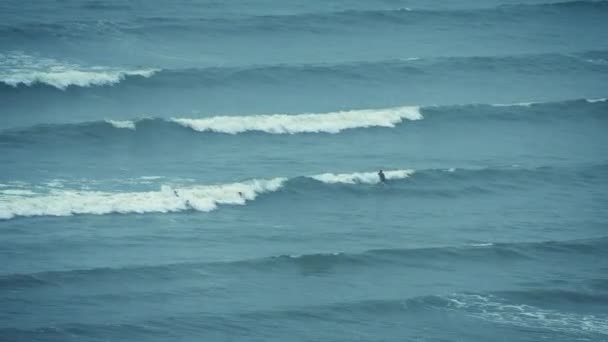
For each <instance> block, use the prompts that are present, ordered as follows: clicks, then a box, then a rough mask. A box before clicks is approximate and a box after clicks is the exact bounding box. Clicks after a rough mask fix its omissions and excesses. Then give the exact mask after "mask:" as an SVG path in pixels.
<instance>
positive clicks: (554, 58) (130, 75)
mask: <svg viewBox="0 0 608 342" xmlns="http://www.w3.org/2000/svg"><path fill="white" fill-rule="evenodd" d="M3 59H5V61H4V62H0V84H1V83H3V84H5V85H8V86H10V87H12V88H14V87H18V86H32V85H39V86H44V85H46V86H48V87H49V88H58V89H62V90H70V89H68V88H69V87H70V86H73V87H91V86H107V85H116V84H117V83H121V85H131V84H132V85H138V86H141V87H167V88H175V87H176V85H179V86H183V87H185V86H191V87H202V88H213V87H217V86H232V85H235V84H239V85H242V84H290V83H292V82H296V83H306V82H307V81H311V82H326V81H329V80H342V81H352V82H363V81H383V82H403V78H411V77H414V76H420V75H427V76H428V75H434V76H445V74H446V73H451V74H454V75H455V76H454V77H463V75H462V73H467V72H468V73H484V72H491V73H492V75H495V74H496V73H497V72H500V73H504V74H513V73H517V74H528V73H531V72H533V73H544V74H553V73H556V72H572V70H577V72H579V73H580V72H583V71H585V72H589V73H598V72H608V64H606V63H601V62H600V61H604V60H606V59H608V52H607V51H587V52H581V53H577V54H572V55H562V54H526V55H513V56H485V57H480V56H469V57H435V58H416V57H411V58H405V59H396V60H384V61H375V62H366V61H365V62H361V61H359V62H356V61H352V62H343V63H336V64H270V65H244V66H223V67H213V66H210V67H205V68H191V69H166V70H160V69H157V68H139V69H132V68H110V67H99V66H97V67H95V66H94V67H83V66H80V65H77V64H73V63H68V62H65V61H64V62H60V61H56V60H53V59H48V58H40V57H37V58H35V57H33V56H28V55H24V54H21V53H12V54H8V55H1V54H0V61H2V60H3ZM497 69H498V70H497ZM12 88H6V87H5V88H4V89H2V88H0V92H7V91H15V90H14V89H12ZM121 90H122V91H127V90H128V89H125V88H121Z"/></svg>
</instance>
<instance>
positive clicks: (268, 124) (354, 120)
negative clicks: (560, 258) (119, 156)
mask: <svg viewBox="0 0 608 342" xmlns="http://www.w3.org/2000/svg"><path fill="white" fill-rule="evenodd" d="M607 109H608V102H607V101H606V99H605V98H593V99H580V100H570V101H562V102H528V103H512V104H465V105H448V106H426V107H416V106H410V107H395V108H379V109H362V110H345V111H340V112H329V113H303V114H262V115H242V116H241V115H233V116H208V117H199V118H192V117H190V118H187V117H175V118H170V119H161V118H144V119H134V120H133V119H132V120H123V119H121V120H110V119H108V120H104V121H95V122H84V123H79V124H55V125H36V126H30V127H25V128H22V129H9V130H4V131H0V147H3V148H7V147H8V148H10V146H13V145H18V146H21V145H22V144H39V143H44V144H57V143H64V142H69V143H85V142H86V141H88V140H90V139H91V137H95V139H96V140H99V139H104V140H105V139H114V138H116V137H118V136H125V135H126V136H131V137H137V136H138V135H141V136H142V137H144V138H147V137H149V134H148V133H157V134H161V133H163V132H166V131H167V130H175V129H181V132H182V134H184V135H186V134H190V133H191V132H196V133H221V134H230V135H238V134H242V133H249V132H258V133H264V134H301V133H309V134H310V133H330V134H336V133H340V132H342V131H344V130H350V129H363V128H372V127H380V128H395V127H398V126H400V125H401V124H403V123H404V122H405V121H416V120H421V119H424V118H427V119H434V120H439V121H450V120H456V121H462V122H470V121H475V122H483V121H488V120H490V121H524V122H541V123H550V122H552V121H556V120H559V121H570V120H577V121H580V120H599V121H603V120H606V119H608V115H606V110H607ZM66 140H67V141H66Z"/></svg>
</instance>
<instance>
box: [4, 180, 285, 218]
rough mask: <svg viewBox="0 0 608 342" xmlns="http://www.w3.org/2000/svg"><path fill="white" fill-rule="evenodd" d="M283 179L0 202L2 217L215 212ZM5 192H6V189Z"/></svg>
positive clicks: (58, 192) (274, 186)
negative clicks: (220, 205)
mask: <svg viewBox="0 0 608 342" xmlns="http://www.w3.org/2000/svg"><path fill="white" fill-rule="evenodd" d="M284 181H285V179H284V178H275V179H270V180H255V179H254V180H251V181H247V182H244V183H231V184H222V185H210V186H198V187H191V188H187V189H181V188H176V189H172V188H171V187H168V186H163V187H162V188H161V190H160V191H148V192H131V193H108V192H102V191H70V190H51V191H50V192H49V193H48V194H36V195H32V194H31V193H28V194H26V196H19V197H16V198H15V196H12V195H14V193H12V194H11V193H6V192H4V194H5V195H8V196H3V198H2V201H1V202H0V218H2V219H10V218H14V217H16V216H70V215H74V214H94V215H104V214H110V213H121V214H126V213H140V214H141V213H150V212H157V213H167V212H174V211H182V210H198V211H203V212H208V211H212V210H214V209H216V208H217V206H218V205H219V204H232V205H235V204H241V205H242V204H245V202H246V201H251V200H254V199H255V198H256V197H257V196H258V195H260V194H263V193H266V192H272V191H276V190H278V189H279V188H280V187H281V185H282V183H283V182H284ZM5 191H6V190H5Z"/></svg>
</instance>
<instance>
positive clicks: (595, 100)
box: [585, 98, 608, 103]
mask: <svg viewBox="0 0 608 342" xmlns="http://www.w3.org/2000/svg"><path fill="white" fill-rule="evenodd" d="M585 101H587V102H589V103H597V102H606V101H608V99H607V98H598V99H585Z"/></svg>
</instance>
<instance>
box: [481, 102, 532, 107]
mask: <svg viewBox="0 0 608 342" xmlns="http://www.w3.org/2000/svg"><path fill="white" fill-rule="evenodd" d="M539 103H541V102H514V103H494V104H491V106H492V107H530V106H532V105H535V104H539Z"/></svg>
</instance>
